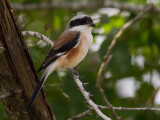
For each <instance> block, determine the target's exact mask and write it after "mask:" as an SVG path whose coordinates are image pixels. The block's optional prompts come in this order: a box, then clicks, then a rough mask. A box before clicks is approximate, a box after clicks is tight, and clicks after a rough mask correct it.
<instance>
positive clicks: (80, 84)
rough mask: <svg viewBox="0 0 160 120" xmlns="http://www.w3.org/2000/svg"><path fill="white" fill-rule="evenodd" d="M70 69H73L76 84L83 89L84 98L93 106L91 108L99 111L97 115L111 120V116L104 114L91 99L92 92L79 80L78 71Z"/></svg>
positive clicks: (105, 119)
mask: <svg viewBox="0 0 160 120" xmlns="http://www.w3.org/2000/svg"><path fill="white" fill-rule="evenodd" d="M69 71H71V73H72V76H73V79H74V82H75V83H76V85H77V86H78V88H79V90H80V91H81V93H82V94H83V96H84V98H85V99H86V102H87V103H88V104H89V105H90V106H91V108H93V109H94V110H95V112H96V113H97V115H98V116H99V117H101V118H102V119H104V120H111V119H110V118H109V117H107V116H106V115H104V114H103V113H102V112H101V111H100V109H99V108H98V105H96V104H95V103H94V102H93V101H92V100H91V99H90V97H89V96H90V94H89V92H87V91H86V90H85V89H84V87H83V84H82V82H81V81H80V80H79V76H78V74H77V72H76V71H75V70H74V69H69Z"/></svg>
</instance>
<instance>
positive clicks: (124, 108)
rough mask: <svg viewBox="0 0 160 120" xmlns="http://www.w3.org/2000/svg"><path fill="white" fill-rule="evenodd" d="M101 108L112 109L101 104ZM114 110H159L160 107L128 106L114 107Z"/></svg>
mask: <svg viewBox="0 0 160 120" xmlns="http://www.w3.org/2000/svg"><path fill="white" fill-rule="evenodd" d="M99 108H100V109H110V108H109V107H106V106H99ZM113 109H114V110H125V111H159V112H160V108H150V107H144V108H128V107H113Z"/></svg>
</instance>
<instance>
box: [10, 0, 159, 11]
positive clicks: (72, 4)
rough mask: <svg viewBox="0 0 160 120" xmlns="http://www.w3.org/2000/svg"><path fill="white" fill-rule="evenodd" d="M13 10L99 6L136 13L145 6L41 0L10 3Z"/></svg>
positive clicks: (75, 8)
mask: <svg viewBox="0 0 160 120" xmlns="http://www.w3.org/2000/svg"><path fill="white" fill-rule="evenodd" d="M12 7H13V9H14V10H17V11H22V10H26V11H29V10H40V9H65V10H66V9H68V10H82V9H89V10H90V9H99V8H118V9H120V10H125V11H130V12H133V13H138V12H140V11H142V10H143V9H144V8H145V5H131V4H128V3H122V2H113V1H108V0H107V1H104V2H99V1H89V2H84V1H81V2H73V1H72V2H41V3H14V4H12ZM150 12H151V13H160V8H154V9H152V10H151V11H150Z"/></svg>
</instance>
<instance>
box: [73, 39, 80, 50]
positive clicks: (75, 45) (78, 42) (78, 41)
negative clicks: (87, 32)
mask: <svg viewBox="0 0 160 120" xmlns="http://www.w3.org/2000/svg"><path fill="white" fill-rule="evenodd" d="M79 43H80V40H78V43H77V44H76V45H75V46H74V48H76V47H77V46H78V45H79Z"/></svg>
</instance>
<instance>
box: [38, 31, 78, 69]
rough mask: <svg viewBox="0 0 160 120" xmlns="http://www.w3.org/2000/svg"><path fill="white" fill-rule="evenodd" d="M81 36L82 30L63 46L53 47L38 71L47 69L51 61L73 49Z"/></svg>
mask: <svg viewBox="0 0 160 120" xmlns="http://www.w3.org/2000/svg"><path fill="white" fill-rule="evenodd" d="M79 37H80V32H78V34H77V35H76V36H75V37H74V39H72V40H71V41H69V42H67V43H66V44H64V45H63V46H61V47H60V48H58V49H55V47H54V48H52V49H51V51H50V52H49V53H48V55H47V57H46V58H45V60H44V61H43V63H42V65H41V66H40V68H39V69H38V72H40V71H41V70H42V69H45V68H46V67H47V66H48V65H49V64H50V63H52V62H54V61H55V60H57V59H58V58H59V57H60V56H62V55H63V54H64V53H66V52H67V51H69V50H70V49H72V48H73V47H74V46H75V45H76V44H77V43H78V40H79Z"/></svg>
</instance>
